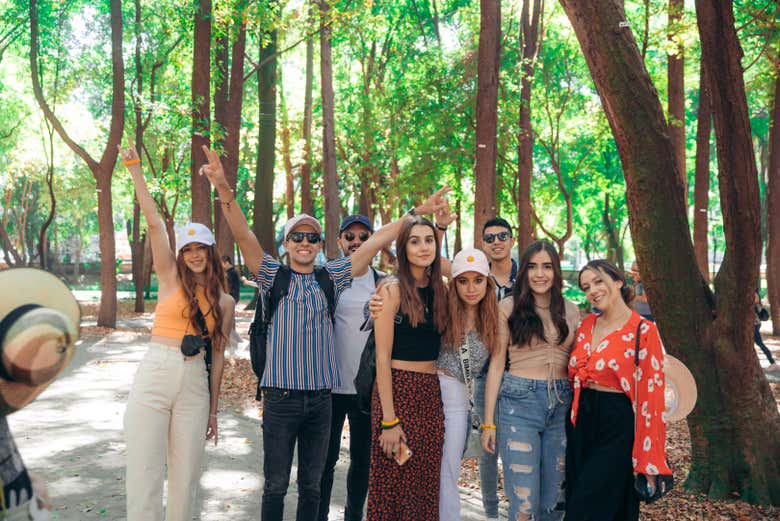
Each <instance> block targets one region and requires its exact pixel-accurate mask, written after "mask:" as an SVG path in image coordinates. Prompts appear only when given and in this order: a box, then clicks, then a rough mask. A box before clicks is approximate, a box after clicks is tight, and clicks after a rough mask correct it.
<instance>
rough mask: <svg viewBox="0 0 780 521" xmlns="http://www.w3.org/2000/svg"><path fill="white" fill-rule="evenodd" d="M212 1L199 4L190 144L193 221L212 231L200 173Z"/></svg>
mask: <svg viewBox="0 0 780 521" xmlns="http://www.w3.org/2000/svg"><path fill="white" fill-rule="evenodd" d="M211 18H212V12H211V0H197V4H196V8H195V32H194V36H193V53H192V139H191V140H190V174H191V176H192V178H191V182H190V186H191V188H192V221H193V222H199V223H203V224H205V225H206V226H208V227H209V228H211V227H212V220H211V185H209V181H208V179H206V177H205V176H202V175H199V174H198V169H199V168H200V167H201V166H202V165H203V164H204V163H205V162H206V156H205V154H204V153H203V150H202V149H201V147H202V146H203V145H206V146H209V143H210V140H209V133H210V129H211V123H210V121H211V94H210V93H211V85H210V82H211V55H210V52H211Z"/></svg>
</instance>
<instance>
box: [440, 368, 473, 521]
mask: <svg viewBox="0 0 780 521" xmlns="http://www.w3.org/2000/svg"><path fill="white" fill-rule="evenodd" d="M439 385H440V386H441V401H442V403H443V405H444V448H443V452H442V458H441V485H440V487H439V519H441V520H442V521H445V520H446V521H459V520H460V493H459V491H458V479H459V478H460V461H461V457H462V456H463V449H464V447H465V446H466V436H467V435H468V428H469V426H468V425H469V413H470V406H469V396H468V389H467V388H466V384H464V383H462V382H461V381H459V380H458V379H456V378H453V377H451V376H448V375H446V374H443V373H441V372H439Z"/></svg>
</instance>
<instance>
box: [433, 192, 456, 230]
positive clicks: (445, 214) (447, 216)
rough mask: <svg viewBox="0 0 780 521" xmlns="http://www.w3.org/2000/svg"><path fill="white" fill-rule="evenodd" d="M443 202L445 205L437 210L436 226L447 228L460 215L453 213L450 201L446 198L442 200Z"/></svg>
mask: <svg viewBox="0 0 780 521" xmlns="http://www.w3.org/2000/svg"><path fill="white" fill-rule="evenodd" d="M442 202H443V203H444V204H442V205H441V206H440V208H439V209H438V210H436V224H437V225H439V226H443V227H445V228H446V227H447V226H449V225H450V224H452V223H453V222H454V221H455V220H456V219H457V218H458V215H457V214H455V213H452V208H451V207H450V201H449V199H447V198H446V197H445V198H444V199H442Z"/></svg>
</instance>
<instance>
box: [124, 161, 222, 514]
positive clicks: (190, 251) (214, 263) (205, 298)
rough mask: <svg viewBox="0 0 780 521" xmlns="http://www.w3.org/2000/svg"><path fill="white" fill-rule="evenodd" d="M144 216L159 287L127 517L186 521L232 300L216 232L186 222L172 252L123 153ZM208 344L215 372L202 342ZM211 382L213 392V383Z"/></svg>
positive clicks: (212, 434) (133, 420)
mask: <svg viewBox="0 0 780 521" xmlns="http://www.w3.org/2000/svg"><path fill="white" fill-rule="evenodd" d="M120 153H121V157H122V159H123V160H124V163H125V166H126V167H127V169H128V170H129V171H130V176H131V177H132V179H133V185H134V186H135V192H136V196H137V198H138V204H139V205H140V207H141V210H142V211H143V213H144V217H146V222H147V227H148V230H149V238H150V242H151V246H152V256H153V258H154V267H155V272H156V273H157V279H158V281H159V292H158V301H157V306H156V307H155V310H154V324H153V326H152V338H151V340H150V342H149V346H148V349H147V351H146V355H145V356H144V358H143V360H142V361H141V365H140V366H139V367H138V371H137V372H136V375H135V379H134V380H133V386H132V388H131V390H130V396H129V398H128V400H127V409H126V411H125V416H124V426H125V438H126V440H127V477H126V487H127V519H128V520H129V521H162V520H163V482H164V480H165V471H166V468H167V471H168V501H167V504H166V509H165V519H166V521H189V520H190V519H192V514H193V507H194V505H193V501H194V496H195V492H196V491H197V489H198V481H199V479H200V473H201V462H202V459H203V452H204V448H205V440H207V439H214V444H215V445H216V444H217V440H218V427H217V405H218V400H219V389H220V384H221V382H222V370H223V364H224V348H225V344H226V343H227V338H228V334H229V333H230V327H231V325H232V324H233V310H234V306H235V302H234V301H233V299H232V298H231V297H230V295H228V294H227V293H226V292H225V291H224V289H223V288H224V286H223V284H224V273H223V271H222V264H221V263H220V259H219V255H218V254H217V250H216V247H215V244H216V241H215V240H214V235H213V234H212V233H211V231H210V230H209V229H208V228H206V227H205V226H203V225H202V224H198V223H190V224H188V225H187V226H185V227H184V228H183V229H182V230H181V231H180V232H179V234H178V235H177V237H176V251H175V252H174V251H172V250H171V248H170V246H169V242H168V234H167V233H166V231H165V224H164V223H163V220H162V218H160V214H159V213H157V207H156V205H155V202H154V200H153V199H152V196H151V195H150V194H149V189H148V188H147V186H146V182H145V181H144V176H143V173H142V172H141V165H140V160H139V158H138V154H137V152H136V151H135V149H134V148H132V147H130V149H128V150H120ZM207 342H210V343H211V348H212V349H211V375H210V378H209V375H208V374H207V368H206V362H205V361H204V355H205V354H206V353H205V352H206V343H207ZM209 385H210V386H209Z"/></svg>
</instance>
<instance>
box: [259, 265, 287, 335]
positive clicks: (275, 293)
mask: <svg viewBox="0 0 780 521" xmlns="http://www.w3.org/2000/svg"><path fill="white" fill-rule="evenodd" d="M291 277H292V272H291V271H290V268H288V267H287V266H285V265H281V266H279V269H278V270H277V271H276V276H275V277H274V281H273V283H272V284H271V289H270V290H269V291H268V305H267V306H266V307H265V313H264V315H265V316H264V317H263V322H264V324H265V327H266V330H267V328H268V325H269V324H270V323H271V320H272V319H273V318H274V313H276V308H278V307H279V302H281V300H282V299H283V298H284V297H285V296H286V295H287V293H288V291H289V290H290V278H291Z"/></svg>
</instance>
